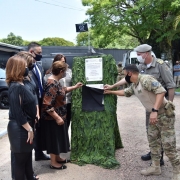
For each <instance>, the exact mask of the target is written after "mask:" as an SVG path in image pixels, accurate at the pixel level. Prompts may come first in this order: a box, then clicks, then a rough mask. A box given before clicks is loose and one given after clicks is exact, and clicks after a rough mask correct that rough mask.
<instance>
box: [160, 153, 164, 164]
mask: <svg viewBox="0 0 180 180" xmlns="http://www.w3.org/2000/svg"><path fill="white" fill-rule="evenodd" d="M163 155H164V151H161V159H160V166H163V165H164V159H163Z"/></svg>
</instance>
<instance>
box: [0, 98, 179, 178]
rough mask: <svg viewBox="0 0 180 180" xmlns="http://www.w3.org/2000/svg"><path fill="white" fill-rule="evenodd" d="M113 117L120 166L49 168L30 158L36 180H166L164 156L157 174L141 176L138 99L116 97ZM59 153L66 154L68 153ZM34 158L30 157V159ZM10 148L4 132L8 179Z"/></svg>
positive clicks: (2, 171) (1, 174)
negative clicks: (119, 143) (119, 141)
mask: <svg viewBox="0 0 180 180" xmlns="http://www.w3.org/2000/svg"><path fill="white" fill-rule="evenodd" d="M174 103H175V105H176V125H175V126H176V136H177V148H178V149H180V136H179V135H180V121H179V120H180V110H179V109H180V96H175V99H174ZM117 117H118V123H119V129H120V133H121V138H122V141H123V145H124V148H122V149H118V150H117V151H116V158H117V160H118V161H119V162H120V164H121V166H120V168H118V169H114V170H109V169H103V168H101V167H98V166H94V165H86V166H78V165H75V164H71V163H68V164H67V167H68V168H67V169H66V170H51V169H50V168H49V163H50V162H49V161H38V162H36V161H33V165H34V170H35V173H37V174H38V175H39V177H40V180H61V179H63V180H169V179H171V177H172V167H171V164H170V162H169V161H168V159H167V157H166V156H165V158H164V159H165V166H163V167H162V174H161V175H160V176H149V177H145V176H142V175H140V173H139V172H140V170H142V169H143V168H146V167H148V166H149V164H150V161H146V162H143V161H142V160H141V159H140V156H141V155H143V154H145V153H147V152H148V151H149V148H148V143H147V137H146V129H145V110H144V108H143V106H142V105H141V103H140V102H139V100H138V99H137V98H136V97H135V96H133V97H130V98H126V97H118V104H117ZM62 156H64V157H68V156H69V154H63V155H62ZM33 159H34V158H33ZM10 172H11V169H10V150H9V142H8V137H7V135H6V136H4V137H3V138H1V139H0V180H11V173H10Z"/></svg>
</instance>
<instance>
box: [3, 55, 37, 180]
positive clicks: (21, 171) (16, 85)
mask: <svg viewBox="0 0 180 180" xmlns="http://www.w3.org/2000/svg"><path fill="white" fill-rule="evenodd" d="M26 66H27V63H26V61H25V60H24V59H23V58H22V57H21V56H19V55H15V56H13V57H11V58H9V60H8V62H7V64H6V82H7V84H8V86H9V90H8V96H9V104H10V107H9V123H8V137H9V141H10V147H11V151H12V152H13V153H14V157H15V180H24V178H25V176H26V178H27V180H34V177H33V169H32V149H33V137H34V134H33V124H34V122H33V121H34V120H35V118H36V113H37V110H36V100H35V96H34V95H33V94H32V93H31V92H30V91H29V89H28V88H27V87H26V86H24V83H23V79H24V77H26V76H27V75H28V68H27V67H26Z"/></svg>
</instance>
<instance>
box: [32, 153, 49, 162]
mask: <svg viewBox="0 0 180 180" xmlns="http://www.w3.org/2000/svg"><path fill="white" fill-rule="evenodd" d="M41 160H50V157H49V156H47V155H46V154H42V155H41V156H38V157H35V161H41Z"/></svg>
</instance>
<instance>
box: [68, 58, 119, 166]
mask: <svg viewBox="0 0 180 180" xmlns="http://www.w3.org/2000/svg"><path fill="white" fill-rule="evenodd" d="M96 57H102V58H103V81H97V82H94V81H93V82H87V81H86V79H85V59H87V58H96ZM72 72H73V79H72V81H73V85H74V84H76V83H77V82H82V83H83V84H114V83H115V80H116V77H117V68H116V63H115V60H114V59H113V57H112V56H111V55H103V56H93V57H76V58H74V62H73V69H72ZM116 104H117V97H116V96H115V95H105V96H104V106H105V111H100V112H97V111H93V112H85V111H82V89H81V88H80V89H77V90H75V91H73V93H72V124H71V161H72V162H73V163H77V164H79V165H84V164H95V165H98V166H102V167H104V168H109V169H111V168H114V167H117V166H118V165H119V162H117V160H116V159H115V149H117V148H122V147H123V145H122V141H121V137H120V133H119V128H118V123H117V116H116Z"/></svg>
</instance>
